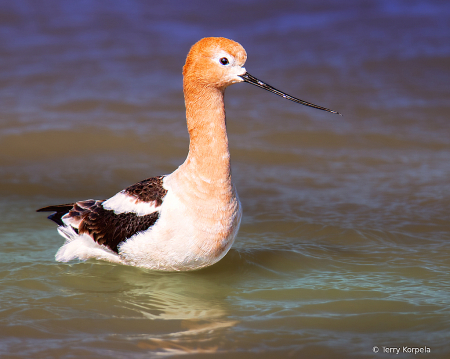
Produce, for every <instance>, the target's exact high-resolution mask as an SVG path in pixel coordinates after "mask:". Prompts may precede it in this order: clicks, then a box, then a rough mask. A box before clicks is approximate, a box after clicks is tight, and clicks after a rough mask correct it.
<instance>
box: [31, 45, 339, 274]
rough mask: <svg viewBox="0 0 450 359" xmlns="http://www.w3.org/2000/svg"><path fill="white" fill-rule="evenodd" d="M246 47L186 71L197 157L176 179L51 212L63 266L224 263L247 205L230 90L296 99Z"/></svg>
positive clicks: (216, 53) (207, 57) (200, 52)
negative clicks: (229, 119)
mask: <svg viewBox="0 0 450 359" xmlns="http://www.w3.org/2000/svg"><path fill="white" fill-rule="evenodd" d="M246 59H247V54H246V52H245V50H244V49H243V47H242V46H241V45H240V44H238V43H237V42H234V41H232V40H228V39H225V38H213V37H210V38H204V39H202V40H200V41H199V42H197V43H196V44H195V45H194V46H192V48H191V50H190V51H189V54H188V56H187V59H186V64H185V65H184V68H183V76H184V81H183V90H184V99H185V103H186V119H187V127H188V130H189V136H190V143H189V153H188V156H187V158H186V160H185V162H184V163H183V164H182V165H181V166H180V167H178V169H177V170H176V171H175V172H173V173H171V174H170V175H166V176H160V177H152V178H149V179H146V180H143V181H141V182H138V183H136V184H134V185H132V186H130V187H128V188H126V189H124V190H123V191H120V192H119V193H117V194H116V195H115V196H113V197H111V198H110V199H108V200H92V199H90V200H86V201H80V202H76V203H70V204H63V205H56V206H48V207H44V208H41V209H39V210H38V212H47V211H48V212H54V213H53V214H51V215H50V216H49V217H48V218H50V219H51V220H53V221H54V222H56V223H57V224H58V232H59V234H60V235H62V236H63V237H64V238H65V239H66V242H65V243H64V245H63V246H62V247H61V248H60V249H59V250H58V252H57V253H56V260H58V261H61V262H67V261H70V260H72V259H76V258H78V259H81V260H85V259H88V258H97V259H103V260H108V261H111V262H117V263H122V264H128V265H134V266H139V267H146V268H151V269H156V270H167V271H187V270H194V269H199V268H202V267H206V266H209V265H211V264H214V263H216V262H217V261H219V260H220V259H221V258H223V256H225V254H226V253H227V252H228V250H229V249H230V247H231V245H232V244H233V242H234V239H235V237H236V234H237V232H238V229H239V225H240V222H241V216H242V211H241V205H240V202H239V198H238V195H237V192H236V189H235V187H234V185H233V183H232V182H231V170H230V152H229V150H228V139H227V132H226V124H225V108H224V101H223V96H224V91H225V88H226V87H227V86H229V85H231V84H234V83H238V82H247V83H250V84H252V85H255V86H258V87H261V88H263V89H265V90H268V91H270V92H273V93H275V94H277V95H279V96H282V97H284V98H286V99H288V100H291V101H294V102H297V103H300V104H303V105H306V106H310V107H314V108H317V109H321V110H324V111H328V112H332V113H338V112H336V111H332V110H329V109H327V108H324V107H321V106H317V105H313V104H311V103H309V102H306V101H302V100H300V99H297V98H295V97H292V96H290V95H288V94H286V93H284V92H281V91H279V90H277V89H275V88H273V87H272V86H270V85H268V84H266V83H264V82H262V81H260V80H258V79H257V78H255V77H253V76H251V75H250V74H249V73H248V72H247V71H246V69H245V68H244V67H243V66H244V63H245V60H246Z"/></svg>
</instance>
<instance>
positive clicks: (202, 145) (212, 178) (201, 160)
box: [183, 77, 231, 184]
mask: <svg viewBox="0 0 450 359" xmlns="http://www.w3.org/2000/svg"><path fill="white" fill-rule="evenodd" d="M184 98H185V103H186V118H187V127H188V131H189V136H190V143H189V154H188V156H187V158H186V161H185V163H184V164H183V167H185V170H187V171H189V172H191V173H195V175H196V176H199V177H200V179H201V180H203V181H206V182H208V183H211V184H213V183H216V184H217V183H222V184H223V183H224V182H228V183H229V184H231V170H230V153H229V150H228V138H227V132H226V122H225V107H224V101H223V100H224V91H223V89H219V88H217V87H214V86H208V85H206V84H199V81H194V80H193V79H192V78H189V77H187V78H186V77H185V79H184Z"/></svg>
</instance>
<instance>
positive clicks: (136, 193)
mask: <svg viewBox="0 0 450 359" xmlns="http://www.w3.org/2000/svg"><path fill="white" fill-rule="evenodd" d="M163 178H164V176H159V177H152V178H148V179H146V180H143V181H141V182H138V183H136V184H134V185H132V186H130V187H127V188H126V189H124V190H123V192H124V193H126V194H128V195H129V196H133V197H136V198H137V199H138V200H139V201H143V202H155V203H156V205H157V206H160V205H161V203H162V200H163V198H164V196H165V195H166V193H167V190H166V189H165V188H164V187H163Z"/></svg>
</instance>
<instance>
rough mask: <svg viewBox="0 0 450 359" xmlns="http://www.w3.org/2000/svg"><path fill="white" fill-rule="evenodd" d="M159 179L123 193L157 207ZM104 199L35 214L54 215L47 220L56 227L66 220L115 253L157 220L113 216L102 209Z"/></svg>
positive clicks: (155, 215)
mask: <svg viewBox="0 0 450 359" xmlns="http://www.w3.org/2000/svg"><path fill="white" fill-rule="evenodd" d="M162 180H163V176H161V177H153V178H149V179H146V180H144V181H141V182H138V183H136V184H134V185H132V186H130V187H128V188H127V189H125V190H124V192H125V193H126V194H128V195H132V196H134V197H136V198H137V199H138V200H140V201H146V202H151V201H154V202H155V203H156V204H157V205H158V206H159V205H161V203H162V200H163V198H164V196H165V195H166V193H167V190H166V189H164V187H163V185H162ZM103 202H104V200H93V199H90V200H86V201H80V202H76V203H69V204H62V205H56V206H48V207H44V208H41V209H38V210H37V211H38V212H55V213H53V214H51V215H50V216H49V217H48V218H49V219H51V220H52V221H54V222H55V223H56V224H58V225H60V226H64V225H65V223H64V222H63V221H62V217H64V219H68V220H69V221H70V222H72V223H73V224H74V225H77V227H78V228H76V227H75V226H74V229H75V230H76V231H77V232H78V233H79V234H83V233H86V234H89V235H90V236H91V237H92V239H93V240H94V241H95V242H97V243H98V244H101V245H104V246H107V247H108V248H110V249H111V250H113V251H114V252H116V253H118V246H119V244H120V243H121V242H124V241H125V240H127V239H128V238H130V237H131V236H133V235H135V234H136V233H139V232H142V231H145V230H147V229H148V228H150V227H151V226H152V225H153V224H155V222H156V221H157V220H158V218H159V212H158V211H155V212H153V213H150V214H147V215H144V216H139V215H137V214H135V213H130V212H125V213H119V214H116V213H114V211H113V210H107V209H105V208H103V205H102V204H103Z"/></svg>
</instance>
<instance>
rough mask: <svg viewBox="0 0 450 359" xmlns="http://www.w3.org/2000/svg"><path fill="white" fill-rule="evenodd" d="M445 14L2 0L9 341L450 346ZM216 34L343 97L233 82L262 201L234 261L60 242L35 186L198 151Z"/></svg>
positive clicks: (8, 352) (117, 181)
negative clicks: (181, 267) (195, 264)
mask: <svg viewBox="0 0 450 359" xmlns="http://www.w3.org/2000/svg"><path fill="white" fill-rule="evenodd" d="M449 16H450V6H449V4H448V3H446V2H444V1H410V2H406V1H395V0H391V1H364V2H361V1H351V0H343V1H340V2H334V1H321V2H317V1H295V2H294V1H283V0H279V1H276V2H275V1H227V2H215V3H214V4H213V3H211V4H208V5H206V4H205V2H201V1H189V2H181V1H173V2H160V3H157V4H155V3H153V2H152V3H151V4H150V2H146V1H126V2H125V1H122V2H120V1H90V0H86V1H78V2H72V1H66V0H59V1H56V0H53V1H46V2H42V3H39V4H38V3H37V2H35V1H32V0H29V1H25V0H22V1H14V2H6V1H3V2H1V3H0V39H1V44H2V45H1V46H0V244H1V246H0V248H1V250H0V292H1V295H0V356H1V357H2V358H3V357H5V358H13V357H23V358H50V357H55V358H75V357H86V358H111V357H114V358H152V357H159V356H169V357H178V356H182V355H183V356H186V355H187V356H191V357H199V356H200V354H202V356H201V357H212V356H214V357H216V356H219V357H224V358H241V357H242V358H250V357H258V358H284V357H292V358H300V357H303V358H372V357H373V358H377V357H403V358H406V357H417V356H419V357H422V356H424V357H426V358H447V357H448V356H449V355H450V346H449V344H448V343H449V342H450V334H449V333H450V311H449V304H450V286H449V280H448V273H449V270H450V247H449V239H450V221H449V212H450V211H449V209H450V181H449V178H450V127H449V113H450V112H449V110H450V102H449V98H450V87H449V83H450V41H448V40H449V38H450V24H449V22H448V18H449ZM205 36H226V37H229V38H232V39H234V40H236V41H239V42H240V43H241V44H242V45H243V46H244V47H245V48H246V50H247V52H248V55H249V59H248V61H247V64H246V68H247V69H248V71H249V72H250V73H251V74H253V75H254V76H256V77H259V78H261V79H262V80H263V81H267V82H268V83H270V84H272V85H273V86H275V87H277V88H280V89H282V90H284V91H286V92H288V93H289V94H292V95H294V96H298V97H300V98H302V99H304V100H307V101H311V102H314V103H317V104H319V105H322V106H326V107H329V108H332V109H335V110H337V111H339V112H341V113H343V114H344V117H339V116H336V115H332V114H328V113H324V112H321V111H317V110H313V109H308V108H306V107H303V106H300V105H296V104H294V103H291V102H287V101H285V100H283V99H281V98H279V97H277V96H273V95H271V94H269V93H267V92H265V91H262V90H259V89H257V88H255V87H252V86H249V85H246V84H240V85H235V86H232V87H231V88H229V89H227V96H226V101H227V104H226V105H227V116H228V121H227V124H228V130H229V141H230V147H231V155H232V163H233V176H234V181H235V183H236V186H237V188H238V191H239V194H240V198H241V202H242V204H243V208H244V217H243V223H242V226H241V230H240V232H239V235H238V238H237V240H236V243H235V245H234V247H233V248H232V250H231V251H230V252H229V254H228V255H227V256H226V257H225V258H224V259H223V260H222V261H221V262H219V263H218V264H216V265H214V266H212V267H210V268H207V269H204V270H201V271H197V272H190V273H158V272H152V271H148V270H143V269H139V268H133V267H126V266H121V265H115V264H110V263H106V262H100V261H88V262H73V263H70V264H61V263H57V262H55V261H54V254H55V253H56V251H57V249H58V248H59V246H60V245H61V244H62V242H63V239H62V238H61V237H59V236H58V234H57V232H56V229H55V226H54V225H53V224H52V223H51V222H50V221H48V220H46V219H45V217H44V216H43V215H42V214H39V213H35V209H36V208H39V207H41V206H44V205H48V204H57V203H66V202H70V201H73V200H80V199H87V198H107V197H109V196H111V195H113V194H114V193H116V192H117V191H118V190H120V189H122V188H124V187H125V186H127V185H130V184H133V183H135V182H137V181H139V180H141V179H144V178H147V177H150V176H155V175H160V174H164V173H170V172H172V171H173V170H174V169H175V168H176V167H177V166H178V165H179V164H181V163H182V162H183V160H184V156H185V155H186V153H187V145H188V137H187V131H186V126H185V122H184V104H183V96H182V93H181V84H182V78H181V68H182V66H183V64H184V60H185V56H186V54H187V52H188V50H189V48H190V46H191V45H192V44H193V43H195V42H196V41H197V40H198V39H200V38H202V37H205ZM374 346H376V347H378V348H379V350H380V352H378V353H374V352H373V348H374ZM397 347H398V348H400V354H399V355H396V354H392V353H391V354H388V353H384V352H383V351H385V350H388V348H397ZM403 347H406V349H407V350H408V348H424V349H423V350H427V348H428V350H429V351H430V353H429V354H416V355H414V354H411V353H403Z"/></svg>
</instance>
